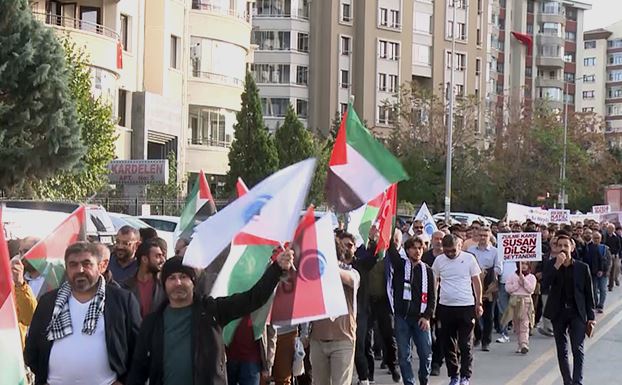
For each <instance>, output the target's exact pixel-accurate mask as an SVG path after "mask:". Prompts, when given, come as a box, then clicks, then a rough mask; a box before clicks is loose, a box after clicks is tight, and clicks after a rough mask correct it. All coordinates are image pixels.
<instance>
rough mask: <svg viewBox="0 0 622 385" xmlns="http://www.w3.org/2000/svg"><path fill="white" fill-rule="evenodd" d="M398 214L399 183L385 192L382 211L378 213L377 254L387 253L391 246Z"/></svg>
mask: <svg viewBox="0 0 622 385" xmlns="http://www.w3.org/2000/svg"><path fill="white" fill-rule="evenodd" d="M396 214H397V183H394V184H392V185H391V186H389V188H388V189H387V190H386V191H385V194H384V198H383V200H382V205H380V211H379V212H378V230H380V237H379V239H378V245H377V246H376V254H378V253H379V252H380V251H383V252H384V251H386V250H387V249H388V248H389V245H390V244H391V238H392V235H393V234H392V231H393V224H394V219H395V215H396Z"/></svg>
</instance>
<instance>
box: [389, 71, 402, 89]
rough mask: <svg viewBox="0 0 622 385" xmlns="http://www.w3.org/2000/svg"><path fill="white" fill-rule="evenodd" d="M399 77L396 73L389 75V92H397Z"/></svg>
mask: <svg viewBox="0 0 622 385" xmlns="http://www.w3.org/2000/svg"><path fill="white" fill-rule="evenodd" d="M399 86H400V84H399V78H398V76H397V75H389V92H391V93H397V91H398V89H399Z"/></svg>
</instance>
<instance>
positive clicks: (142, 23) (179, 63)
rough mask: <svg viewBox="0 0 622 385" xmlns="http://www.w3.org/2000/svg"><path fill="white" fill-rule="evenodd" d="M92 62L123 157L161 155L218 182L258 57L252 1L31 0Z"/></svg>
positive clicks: (95, 89) (94, 79)
mask: <svg viewBox="0 0 622 385" xmlns="http://www.w3.org/2000/svg"><path fill="white" fill-rule="evenodd" d="M30 4H31V9H32V12H33V14H34V15H35V17H36V18H37V19H39V20H40V21H42V22H44V23H45V24H47V25H49V26H50V27H52V28H54V29H55V30H57V31H58V33H59V34H66V35H67V36H69V38H70V39H71V40H72V41H73V42H75V43H76V45H77V46H78V47H79V48H82V49H84V50H85V52H86V54H87V55H88V57H89V59H90V63H91V70H92V82H93V90H92V91H93V94H94V95H95V96H101V97H102V98H104V100H106V101H108V102H109V103H110V104H111V105H112V106H113V109H114V115H115V116H116V118H117V133H118V134H119V137H118V139H117V143H116V156H117V158H119V159H163V158H166V157H167V155H168V154H169V153H170V152H174V153H175V154H176V156H177V159H178V170H179V175H180V176H183V175H185V174H186V173H198V172H199V171H200V170H201V169H202V170H203V171H204V172H205V173H206V174H207V175H208V176H209V178H210V181H211V183H213V184H214V185H215V186H218V185H219V184H221V183H222V180H223V177H224V175H225V174H226V173H227V170H228V168H229V167H228V151H229V147H230V145H231V142H232V140H233V134H234V130H233V126H234V124H235V121H236V117H235V113H236V111H239V109H240V103H241V101H240V96H241V94H242V91H243V89H244V76H245V71H246V69H247V63H249V62H250V61H252V50H251V44H250V33H251V13H250V3H249V2H248V1H247V0H192V1H184V0H148V1H146V0H116V1H109V0H76V1H74V2H72V3H64V2H60V1H43V0H41V1H31V2H30Z"/></svg>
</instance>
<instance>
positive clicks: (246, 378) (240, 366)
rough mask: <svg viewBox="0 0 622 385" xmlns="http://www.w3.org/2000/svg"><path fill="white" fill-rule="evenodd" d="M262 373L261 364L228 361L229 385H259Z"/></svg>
mask: <svg viewBox="0 0 622 385" xmlns="http://www.w3.org/2000/svg"><path fill="white" fill-rule="evenodd" d="M260 373H261V364H260V363H259V362H239V361H227V384H228V385H259V378H260Z"/></svg>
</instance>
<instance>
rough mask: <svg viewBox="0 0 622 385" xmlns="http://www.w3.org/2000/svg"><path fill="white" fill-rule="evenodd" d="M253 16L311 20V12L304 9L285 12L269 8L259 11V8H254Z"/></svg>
mask: <svg viewBox="0 0 622 385" xmlns="http://www.w3.org/2000/svg"><path fill="white" fill-rule="evenodd" d="M253 17H255V18H262V17H270V18H280V19H300V20H309V13H308V12H304V11H302V10H298V11H293V12H291V11H290V12H283V11H279V10H267V11H262V12H261V13H259V12H257V9H254V10H253Z"/></svg>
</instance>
